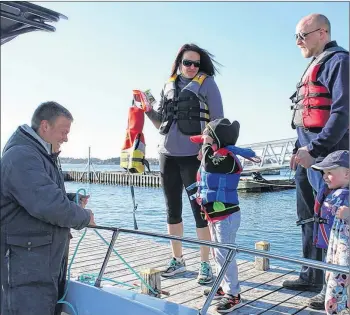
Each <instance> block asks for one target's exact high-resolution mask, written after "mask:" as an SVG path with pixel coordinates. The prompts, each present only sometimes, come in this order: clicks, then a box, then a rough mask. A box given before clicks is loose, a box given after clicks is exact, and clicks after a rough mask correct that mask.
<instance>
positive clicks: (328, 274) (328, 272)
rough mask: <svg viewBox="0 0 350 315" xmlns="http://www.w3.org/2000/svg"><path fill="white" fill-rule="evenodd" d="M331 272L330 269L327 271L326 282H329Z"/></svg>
mask: <svg viewBox="0 0 350 315" xmlns="http://www.w3.org/2000/svg"><path fill="white" fill-rule="evenodd" d="M330 274H331V273H330V271H326V282H328V279H329V276H330Z"/></svg>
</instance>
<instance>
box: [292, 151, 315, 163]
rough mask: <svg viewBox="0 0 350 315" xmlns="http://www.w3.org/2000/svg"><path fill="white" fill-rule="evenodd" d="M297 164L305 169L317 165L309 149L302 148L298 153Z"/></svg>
mask: <svg viewBox="0 0 350 315" xmlns="http://www.w3.org/2000/svg"><path fill="white" fill-rule="evenodd" d="M295 162H296V163H297V164H300V165H301V166H303V167H304V168H309V167H311V165H312V164H314V163H315V159H314V158H313V157H312V156H311V155H310V153H309V151H308V150H307V147H302V148H300V149H298V152H297V154H296V157H295Z"/></svg>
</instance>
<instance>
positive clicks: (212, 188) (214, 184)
mask: <svg viewBox="0 0 350 315" xmlns="http://www.w3.org/2000/svg"><path fill="white" fill-rule="evenodd" d="M220 150H221V152H223V153H224V154H229V155H231V156H232V157H233V158H234V159H235V162H236V163H237V165H238V166H239V169H238V171H237V172H236V173H232V174H223V173H209V172H207V171H205V169H204V166H203V164H202V165H201V166H200V168H199V170H198V173H197V182H195V183H194V184H192V185H190V186H189V187H187V188H186V189H187V190H192V189H194V188H195V187H198V189H197V192H196V193H195V194H193V195H192V196H190V199H191V200H193V199H196V200H197V202H198V204H200V205H202V206H204V205H206V204H207V203H211V202H222V203H230V204H236V205H238V204H239V201H238V193H237V187H238V182H239V179H240V176H241V172H242V165H241V163H240V161H239V159H238V158H237V156H236V155H240V156H242V157H245V158H247V159H250V158H252V157H255V152H254V151H252V150H251V149H246V148H239V147H236V146H234V145H229V146H226V147H225V148H222V149H220ZM222 214H223V215H224V213H222Z"/></svg>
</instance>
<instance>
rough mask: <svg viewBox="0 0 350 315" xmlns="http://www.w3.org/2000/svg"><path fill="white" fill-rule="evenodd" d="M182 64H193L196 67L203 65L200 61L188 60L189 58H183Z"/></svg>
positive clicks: (186, 65)
mask: <svg viewBox="0 0 350 315" xmlns="http://www.w3.org/2000/svg"><path fill="white" fill-rule="evenodd" d="M182 64H183V65H184V66H185V67H191V66H192V65H193V66H194V67H195V68H199V66H200V65H201V63H200V62H199V61H192V60H187V59H184V60H182Z"/></svg>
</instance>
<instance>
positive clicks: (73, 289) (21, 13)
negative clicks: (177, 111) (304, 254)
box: [1, 1, 348, 315]
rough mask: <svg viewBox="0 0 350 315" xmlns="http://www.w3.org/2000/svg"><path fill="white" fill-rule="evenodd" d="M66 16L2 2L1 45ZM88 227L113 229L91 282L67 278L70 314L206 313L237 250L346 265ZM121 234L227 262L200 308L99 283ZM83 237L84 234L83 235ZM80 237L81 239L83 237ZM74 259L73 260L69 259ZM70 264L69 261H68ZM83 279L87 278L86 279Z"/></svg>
mask: <svg viewBox="0 0 350 315" xmlns="http://www.w3.org/2000/svg"><path fill="white" fill-rule="evenodd" d="M61 19H67V17H66V16H65V15H63V14H61V13H58V12H55V11H52V10H49V9H46V8H44V7H41V6H38V5H35V4H32V3H29V2H25V1H9V2H2V3H1V45H3V44H5V43H7V42H9V41H11V40H13V39H15V38H16V37H18V36H19V35H23V34H26V33H29V32H33V31H46V32H55V31H56V28H55V27H54V26H53V25H51V23H54V22H58V21H60V20H61ZM86 229H87V230H93V231H94V232H95V233H96V234H97V235H98V234H100V231H103V230H106V231H112V232H113V236H112V238H111V240H110V241H106V240H105V239H104V242H105V243H106V245H108V250H107V252H106V254H105V257H104V261H103V263H102V266H101V269H100V272H99V274H98V276H97V278H96V279H93V280H94V282H93V283H86V281H85V282H84V281H81V279H80V280H79V279H75V278H72V279H71V278H69V279H68V281H67V286H66V291H65V292H66V294H65V296H64V297H63V298H62V299H61V300H60V301H59V302H61V303H63V304H64V308H63V313H62V314H70V315H102V314H103V315H117V314H120V315H138V314H139V315H196V314H197V315H199V314H200V315H205V314H207V312H208V308H209V306H210V304H211V302H212V300H213V298H214V294H215V292H216V291H217V288H218V287H219V285H220V283H221V280H222V278H223V276H224V273H225V271H226V269H227V268H228V266H229V263H230V261H231V260H232V258H233V257H234V255H236V254H237V253H238V252H243V253H247V254H251V255H254V256H260V257H266V258H273V259H279V260H284V261H288V262H293V263H297V264H300V265H304V266H310V267H314V268H320V269H324V270H329V271H338V272H342V273H347V272H348V269H347V268H346V267H342V266H337V265H331V264H326V263H323V262H317V261H313V260H309V259H303V258H293V257H287V256H280V255H276V254H271V253H268V252H266V251H261V250H255V249H250V248H243V247H240V246H238V245H226V244H218V243H214V242H209V241H200V240H196V239H192V238H185V237H177V236H172V235H164V234H158V233H150V232H145V231H140V230H137V231H136V230H130V229H123V228H118V227H107V226H94V227H88V228H86ZM120 233H126V234H137V235H140V236H152V237H157V238H161V239H167V240H178V241H182V242H187V243H192V244H196V245H206V246H210V247H217V248H224V249H226V250H227V251H228V254H227V257H226V261H225V263H224V265H223V268H222V269H221V271H220V273H219V274H218V275H217V277H216V279H215V282H214V284H213V286H212V289H211V292H210V293H209V295H208V296H207V298H206V300H205V302H204V304H203V306H202V308H201V309H200V310H198V309H194V308H190V307H187V306H183V305H179V304H177V303H174V302H170V301H167V300H164V299H163V300H162V299H159V298H157V297H154V296H150V295H146V294H142V293H140V292H134V291H131V290H126V289H121V288H117V287H113V286H101V281H102V279H103V276H104V272H105V268H106V266H107V264H108V261H109V259H110V256H111V254H112V252H113V251H114V243H115V241H116V239H117V237H118V235H119V234H120ZM83 236H84V235H83ZM83 236H82V237H81V240H82V239H83ZM72 262H73V261H72ZM70 265H71V264H70ZM85 280H86V279H85Z"/></svg>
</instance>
